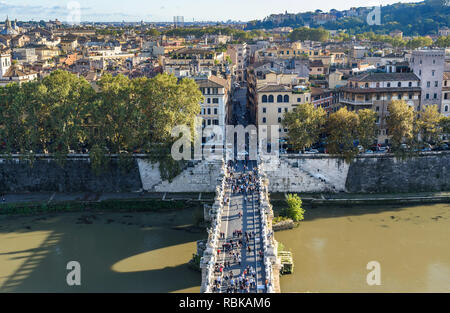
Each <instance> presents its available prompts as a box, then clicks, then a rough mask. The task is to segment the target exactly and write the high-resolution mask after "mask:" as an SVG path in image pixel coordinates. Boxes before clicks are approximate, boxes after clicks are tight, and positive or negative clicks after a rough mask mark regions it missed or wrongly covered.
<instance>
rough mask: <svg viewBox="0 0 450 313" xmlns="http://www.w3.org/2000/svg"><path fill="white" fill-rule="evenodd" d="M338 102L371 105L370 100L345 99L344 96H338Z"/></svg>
mask: <svg viewBox="0 0 450 313" xmlns="http://www.w3.org/2000/svg"><path fill="white" fill-rule="evenodd" d="M339 103H341V104H350V105H367V106H370V105H373V101H372V100H365V99H346V98H339Z"/></svg>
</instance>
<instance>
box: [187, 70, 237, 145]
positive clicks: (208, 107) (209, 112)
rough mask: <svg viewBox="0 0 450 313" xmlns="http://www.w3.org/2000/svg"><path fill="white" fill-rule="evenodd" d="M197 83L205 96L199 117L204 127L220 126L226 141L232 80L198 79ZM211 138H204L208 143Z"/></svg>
mask: <svg viewBox="0 0 450 313" xmlns="http://www.w3.org/2000/svg"><path fill="white" fill-rule="evenodd" d="M195 82H196V83H197V85H198V86H199V89H200V91H201V92H202V94H203V98H204V100H203V102H201V103H200V106H201V112H200V115H199V117H201V118H202V120H203V125H202V127H203V128H205V127H207V126H219V127H220V128H221V129H222V132H223V133H222V134H223V135H224V136H223V137H222V140H225V127H226V125H227V122H228V114H229V112H228V108H229V107H230V106H229V101H230V80H226V79H222V78H219V77H216V76H209V77H196V78H195ZM208 139H209V138H203V141H204V142H206V141H208Z"/></svg>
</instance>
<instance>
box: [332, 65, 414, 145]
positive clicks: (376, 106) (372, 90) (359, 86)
mask: <svg viewBox="0 0 450 313" xmlns="http://www.w3.org/2000/svg"><path fill="white" fill-rule="evenodd" d="M421 91H422V89H421V87H420V79H419V77H417V75H416V74H414V73H366V74H362V75H358V76H354V77H350V78H349V79H348V82H347V85H346V86H345V87H342V88H340V94H339V103H340V105H342V106H346V107H347V109H348V110H349V111H355V112H357V111H359V110H361V109H372V110H373V111H375V112H376V113H377V121H376V122H377V125H378V127H379V132H378V143H388V142H389V130H388V129H387V127H386V117H387V116H388V115H389V112H388V105H389V104H390V103H391V102H392V101H393V100H404V101H405V102H406V103H408V104H409V105H410V106H411V107H413V108H414V109H415V110H416V111H419V110H420V107H421V106H420V101H421Z"/></svg>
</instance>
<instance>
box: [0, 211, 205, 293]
mask: <svg viewBox="0 0 450 313" xmlns="http://www.w3.org/2000/svg"><path fill="white" fill-rule="evenodd" d="M191 219H192V212H190V211H187V210H186V211H178V212H176V213H159V214H157V213H142V214H140V213H139V214H95V215H94V214H91V215H88V216H84V215H83V214H65V215H59V216H56V215H54V216H45V217H8V218H4V219H2V220H0V243H1V245H0V291H1V292H199V291H200V274H199V273H197V272H194V271H192V270H190V269H189V268H188V267H187V262H188V261H189V260H190V258H191V257H192V253H194V252H195V250H196V245H195V242H196V240H198V239H202V238H203V237H204V234H193V233H188V232H186V231H180V230H174V229H172V227H173V226H175V225H184V224H185V223H186V221H190V220H191ZM155 225H158V226H155ZM70 261H78V262H79V263H80V264H81V284H82V285H81V286H79V287H69V286H67V284H66V275H67V274H68V272H69V271H67V270H66V265H67V263H68V262H70Z"/></svg>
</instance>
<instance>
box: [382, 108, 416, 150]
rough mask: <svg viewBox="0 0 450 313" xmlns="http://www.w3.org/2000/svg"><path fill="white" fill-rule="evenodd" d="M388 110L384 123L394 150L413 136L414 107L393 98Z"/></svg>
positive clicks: (410, 140) (408, 141)
mask: <svg viewBox="0 0 450 313" xmlns="http://www.w3.org/2000/svg"><path fill="white" fill-rule="evenodd" d="M388 111H389V115H388V117H387V118H386V125H387V128H388V130H389V135H390V136H391V143H392V149H393V150H394V152H395V151H398V150H399V149H400V147H401V144H402V143H404V142H406V143H411V142H412V140H413V138H414V129H413V127H414V108H413V107H411V106H409V105H408V104H407V103H406V102H405V101H403V100H394V101H392V102H391V103H390V104H389V105H388Z"/></svg>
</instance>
